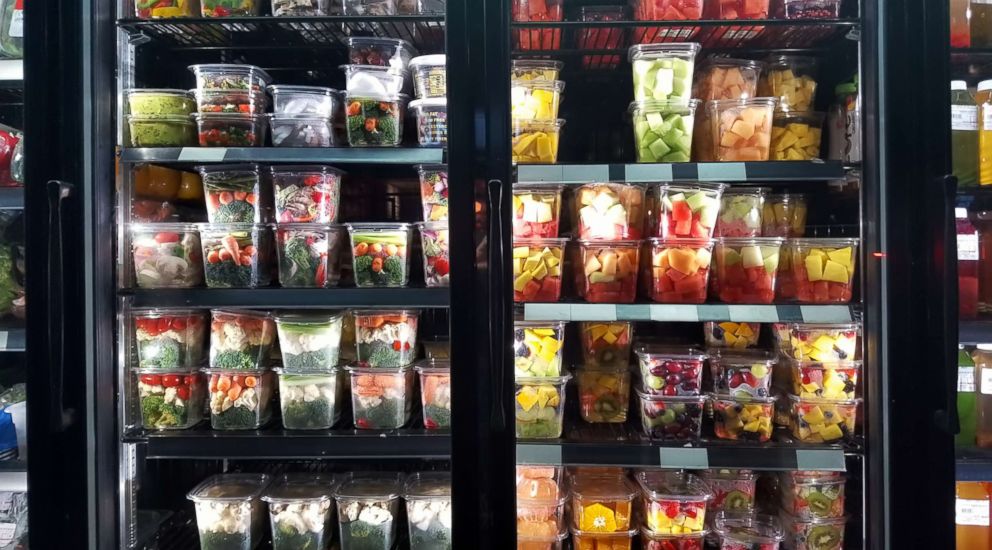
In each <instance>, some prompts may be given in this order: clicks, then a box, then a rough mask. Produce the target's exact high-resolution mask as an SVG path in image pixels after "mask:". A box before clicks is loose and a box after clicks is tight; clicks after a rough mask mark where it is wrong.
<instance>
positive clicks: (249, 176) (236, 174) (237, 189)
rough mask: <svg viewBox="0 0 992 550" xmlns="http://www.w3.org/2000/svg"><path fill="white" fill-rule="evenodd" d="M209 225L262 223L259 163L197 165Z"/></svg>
mask: <svg viewBox="0 0 992 550" xmlns="http://www.w3.org/2000/svg"><path fill="white" fill-rule="evenodd" d="M196 170H197V172H199V173H200V179H201V180H202V181H203V190H204V197H205V198H206V203H207V220H208V221H209V222H210V223H262V222H263V221H265V220H264V219H263V213H262V210H263V207H264V206H265V205H263V204H262V201H260V200H259V198H260V195H259V188H260V186H261V175H260V174H259V169H258V165H257V164H222V165H216V166H197V167H196Z"/></svg>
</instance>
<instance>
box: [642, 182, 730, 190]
mask: <svg viewBox="0 0 992 550" xmlns="http://www.w3.org/2000/svg"><path fill="white" fill-rule="evenodd" d="M655 186H656V187H655V188H656V189H658V190H659V191H668V190H671V191H676V192H678V193H682V192H684V191H710V192H713V193H716V192H723V190H724V189H726V188H727V184H726V183H720V182H715V181H711V182H703V181H701V182H693V183H676V182H669V183H657V184H655Z"/></svg>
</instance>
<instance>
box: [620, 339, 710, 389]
mask: <svg viewBox="0 0 992 550" xmlns="http://www.w3.org/2000/svg"><path fill="white" fill-rule="evenodd" d="M636 353H637V363H638V367H639V368H640V373H641V383H642V384H643V385H642V387H641V391H643V392H644V393H646V394H649V395H659V396H666V397H674V396H686V395H688V396H697V395H699V394H700V388H701V387H702V383H703V364H704V362H705V361H706V359H707V356H706V355H705V354H703V353H701V352H699V351H697V350H694V349H688V348H687V349H675V348H661V347H642V348H640V349H638V350H637V351H636Z"/></svg>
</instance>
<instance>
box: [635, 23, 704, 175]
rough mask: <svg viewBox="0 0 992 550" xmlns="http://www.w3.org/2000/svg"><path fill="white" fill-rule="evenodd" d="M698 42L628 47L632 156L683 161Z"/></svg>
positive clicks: (688, 150) (691, 120)
mask: <svg viewBox="0 0 992 550" xmlns="http://www.w3.org/2000/svg"><path fill="white" fill-rule="evenodd" d="M699 48H700V46H699V44H696V43H692V42H687V43H681V44H638V45H635V46H631V48H630V50H629V51H628V58H629V59H630V63H631V67H632V69H633V78H634V101H633V102H632V103H631V104H630V108H629V110H630V113H631V116H632V118H633V122H634V145H635V149H636V150H637V161H638V162H689V160H690V159H691V156H692V132H693V127H694V125H695V115H696V108H697V107H698V106H699V102H698V101H696V100H693V99H691V97H692V75H693V71H694V68H695V62H696V54H697V53H699Z"/></svg>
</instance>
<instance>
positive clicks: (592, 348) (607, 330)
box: [579, 321, 634, 368]
mask: <svg viewBox="0 0 992 550" xmlns="http://www.w3.org/2000/svg"><path fill="white" fill-rule="evenodd" d="M579 333H580V334H581V337H582V361H583V365H585V366H586V367H596V368H607V367H617V368H619V367H623V368H627V367H628V366H629V365H630V349H631V344H632V342H633V340H634V324H633V323H631V322H600V321H583V322H582V323H580V324H579Z"/></svg>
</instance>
